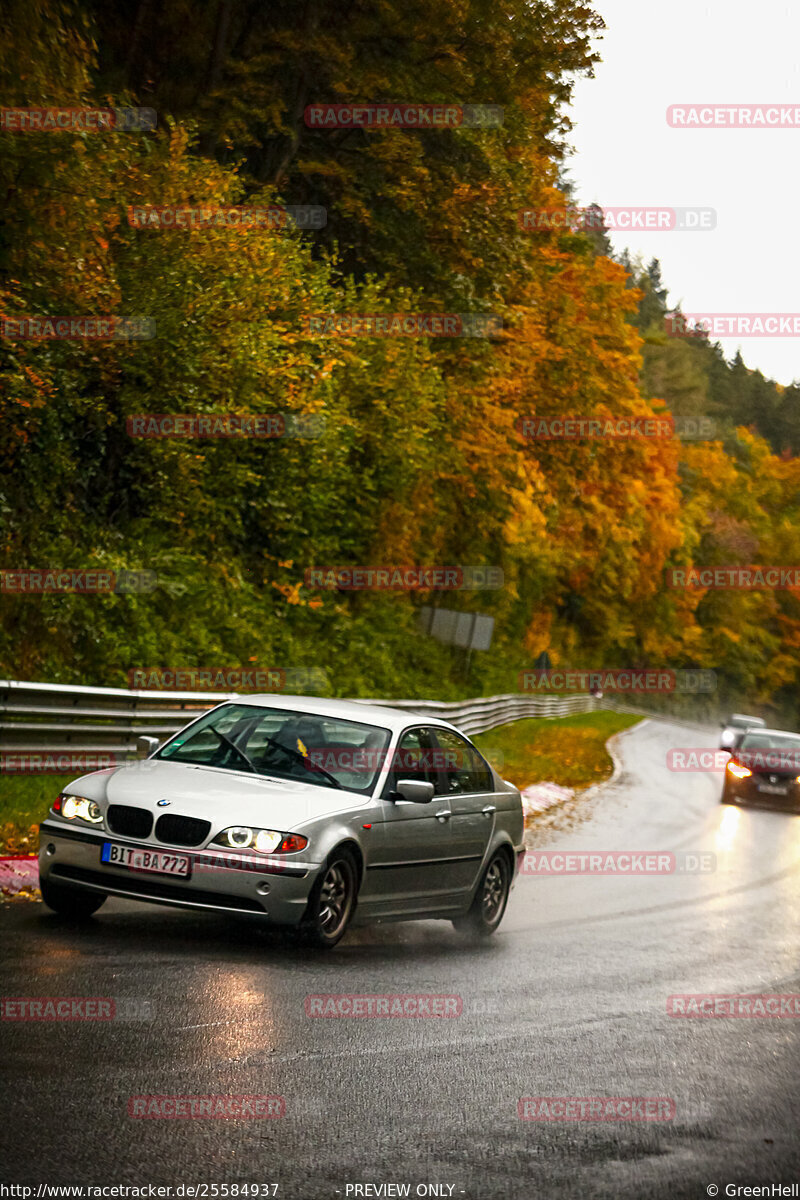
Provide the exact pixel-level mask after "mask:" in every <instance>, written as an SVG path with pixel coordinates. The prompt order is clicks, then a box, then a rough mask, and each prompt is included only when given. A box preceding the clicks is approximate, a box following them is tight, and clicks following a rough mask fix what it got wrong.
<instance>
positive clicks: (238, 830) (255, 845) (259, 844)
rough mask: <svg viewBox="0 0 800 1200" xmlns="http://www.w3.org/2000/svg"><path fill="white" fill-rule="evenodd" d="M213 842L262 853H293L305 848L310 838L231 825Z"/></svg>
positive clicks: (272, 830) (271, 830)
mask: <svg viewBox="0 0 800 1200" xmlns="http://www.w3.org/2000/svg"><path fill="white" fill-rule="evenodd" d="M211 844H212V846H227V847H228V849H231V848H233V849H234V850H258V852H259V853H260V854H293V853H294V852H295V851H297V850H305V848H306V846H307V845H308V838H304V837H301V836H300V835H299V834H297V833H279V832H278V831H277V830H275V829H251V828H250V826H249V825H231V826H230V827H229V828H228V829H223V830H222V832H221V833H218V834H217V836H216V837H215V838H214V840H213V842H212V843H211Z"/></svg>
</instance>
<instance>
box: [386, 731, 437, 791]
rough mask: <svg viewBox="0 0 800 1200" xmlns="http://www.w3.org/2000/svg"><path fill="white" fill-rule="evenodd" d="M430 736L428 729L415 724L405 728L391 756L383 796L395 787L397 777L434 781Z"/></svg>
mask: <svg viewBox="0 0 800 1200" xmlns="http://www.w3.org/2000/svg"><path fill="white" fill-rule="evenodd" d="M431 758H432V750H431V737H430V731H429V730H427V729H424V728H422V727H421V726H417V727H416V728H415V729H407V730H406V731H405V733H404V734H402V736H401V738H400V741H399V742H398V743H397V749H396V750H395V752H394V755H393V757H392V769H391V771H390V772H389V777H388V779H387V781H386V787H385V788H384V791H383V795H384V797H386V796H388V795H389V793H390V792H393V791H394V790H395V789H396V787H397V781H398V779H416V780H419V781H421V782H423V783H424V782H426V781H428V782H430V783H435V782H436V781H435V779H434V775H433V772H432V770H431Z"/></svg>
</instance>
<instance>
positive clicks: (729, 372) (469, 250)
mask: <svg viewBox="0 0 800 1200" xmlns="http://www.w3.org/2000/svg"><path fill="white" fill-rule="evenodd" d="M601 29H602V21H601V19H600V17H599V16H597V15H596V14H595V13H593V12H592V11H591V9H589V8H588V7H587V6H586V5H585V4H584V3H581V2H579V0H503V2H502V3H497V0H442V2H441V3H440V4H438V5H437V6H436V9H435V16H434V17H432V10H431V6H430V5H429V4H427V3H424V2H421V0H403V2H402V3H400V2H399V0H372V2H371V3H370V4H364V3H360V2H356V3H352V4H349V5H347V6H341V5H339V4H335V3H333V2H332V0H294V2H293V3H289V2H288V0H273V2H272V3H270V4H269V5H265V4H263V3H262V2H261V0H192V3H191V4H190V3H188V2H187V0H174V2H173V3H170V4H160V3H156V2H155V0H115V2H114V3H113V4H112V3H108V2H105V0H83V2H82V3H75V4H74V5H69V4H66V3H64V4H62V3H59V0H25V3H23V2H22V0H9V3H8V5H7V10H6V16H5V18H4V37H3V40H2V43H0V76H2V88H1V89H0V91H1V93H2V96H3V101H2V102H3V104H4V105H5V106H7V107H15V106H16V107H26V108H30V107H40V108H41V107H48V106H58V107H60V108H84V107H91V106H95V107H98V106H99V107H104V108H106V107H107V108H118V107H125V106H139V107H144V108H151V109H153V110H155V112H156V113H157V123H156V128H155V129H153V130H146V129H145V130H122V129H112V130H110V131H106V132H102V131H100V132H98V131H91V130H81V129H71V130H60V131H52V132H48V131H44V130H40V131H34V130H31V131H27V132H25V131H20V130H19V129H16V130H15V129H11V128H8V127H5V128H3V129H2V130H0V186H1V187H2V192H3V197H4V202H3V206H2V213H1V214H0V316H2V318H3V319H4V320H5V321H6V322H9V321H11V322H13V321H14V320H15V319H18V318H20V317H29V316H44V315H50V316H59V317H63V316H97V315H104V316H106V315H110V316H114V317H126V318H140V319H141V318H145V319H146V320H147V321H148V322H150V323H151V324H152V328H153V329H154V331H155V336H153V337H146V338H139V339H132V340H106V341H101V340H59V339H43V340H36V339H25V338H14V337H8V336H7V337H5V338H3V339H0V390H1V394H2V406H3V420H2V424H1V425H0V531H1V532H2V546H1V549H0V569H5V570H17V569H22V568H55V567H63V568H71V569H89V568H99V569H103V570H107V571H114V572H119V571H121V570H124V569H130V570H146V571H150V572H155V573H156V578H157V586H155V587H154V588H152V589H149V590H145V591H142V592H140V593H136V592H126V593H122V594H115V593H110V594H96V595H80V594H77V595H73V594H46V595H15V594H11V593H10V592H5V593H3V594H2V595H0V605H2V612H3V621H2V633H0V660H1V661H0V672H2V674H4V675H5V676H7V677H9V678H16V679H32V680H53V681H63V682H82V683H89V684H108V685H125V683H126V681H127V678H128V671H129V670H131V669H132V668H142V667H146V668H158V667H161V666H172V667H174V666H182V667H183V666H199V667H221V666H226V665H228V666H241V665H244V666H247V665H260V666H264V667H282V668H304V667H306V668H307V667H314V668H319V669H321V670H322V671H324V672H325V675H326V677H327V680H328V684H327V687H328V688H329V690H330V691H331V692H332V693H334V694H337V695H351V696H355V695H362V696H368V695H382V696H400V695H406V696H423V695H425V696H435V697H438V698H442V699H447V698H451V697H456V696H459V695H466V694H473V695H474V694H478V693H488V692H492V691H501V690H502V691H505V690H513V689H514V688H515V687H516V686H517V675H518V672H519V671H520V670H523V669H525V668H528V667H530V666H531V665H532V664H533V663H535V662H537V661H542V660H541V657H540V656H542V655H543V654H544V653H546V654H547V655H548V657H549V661H550V662H551V663H552V664H553V665H554V666H557V665H569V666H573V667H587V666H601V665H602V666H609V667H617V666H620V667H622V666H626V667H627V666H642V667H645V666H654V667H659V666H667V667H671V668H694V667H702V668H705V669H710V670H713V671H715V672H716V673H717V675H718V677H719V680H720V688H721V695H720V698H721V699H722V698H728V697H730V698H733V697H738V696H748V697H749V698H750V699H751V700H752V701H753V702H754V703H760V704H762V705H767V706H768V705H770V704H772V705H774V707H775V711H787V710H788V708H789V707H790V706H791V705H793V704H794V703H795V697H796V695H797V691H798V682H800V664H799V662H798V649H800V594H799V593H798V590H797V589H794V590H790V589H787V590H757V591H756V590H708V589H705V590H704V589H692V590H685V589H684V590H679V589H675V588H670V587H668V586H666V582H665V581H666V578H667V572H668V571H669V570H670V569H672V568H676V567H679V568H687V567H690V566H713V565H730V564H737V563H738V564H748V565H749V564H778V565H781V566H793V565H796V564H797V563H798V559H800V555H798V548H799V547H800V459H799V458H798V455H799V454H800V409H799V408H798V399H799V398H800V388H798V387H789V388H784V387H781V386H778V385H777V384H775V383H773V382H771V381H770V380H767V379H765V378H763V376H762V375H760V374H759V373H758V372H755V371H751V370H749V369H748V368H747V367H746V365H745V364H744V363H743V362H742V361H741V359H740V358H737V359H736V360H735V361H733V362H728V361H726V360H725V358H724V356H723V354H722V352H721V350H720V348H719V346H718V345H715V344H712V343H710V342H709V341H708V340H706V339H705V338H702V337H694V338H684V339H680V338H674V337H670V336H669V335H668V332H667V331H666V328H665V316H666V314H667V313H668V312H669V311H671V310H670V308H669V300H668V293H667V286H666V284H665V282H664V281H663V280H662V278H661V273H660V268H659V264H658V262H656V261H653V262H651V263H649V264H644V263H641V262H638V261H632V260H630V259H629V258H628V257H627V256H626V255H622V256H621V257H619V258H618V259H615V257H614V256H613V255H612V254H611V252H610V245H609V242H608V238H607V236H606V234H605V232H604V230H603V229H602V228H599V229H591V230H585V231H580V230H578V231H573V230H571V229H568V228H546V227H540V228H536V229H535V230H529V229H524V228H522V227H521V224H520V222H519V220H518V214H519V212H520V211H521V210H523V209H542V210H552V209H555V208H558V207H559V206H561V207H563V206H564V204H565V203H566V202H567V198H568V197H567V192H568V188H567V186H566V185H565V184H564V183H563V180H564V176H565V167H566V164H567V161H568V147H569V131H570V122H569V101H570V91H571V84H572V81H574V79H575V78H576V77H577V76H578V75H580V74H585V73H591V70H592V65H593V63H594V62H595V61H596V55H597V45H598V42H597V36H598V34H599V33H600V31H601ZM395 101H398V102H399V101H403V102H413V103H416V104H421V103H426V104H432V105H450V104H455V105H491V106H495V107H496V108H499V109H500V110H502V122H495V123H490V122H487V123H486V124H485V125H482V124H481V123H480V122H476V123H472V124H467V123H462V124H458V125H455V126H452V127H446V128H437V127H433V128H427V127H426V128H406V127H391V128H373V129H365V128H358V127H355V128H353V127H333V128H328V127H317V126H314V125H312V124H310V123H309V122H308V120H307V117H306V113H307V109H308V106H309V105H314V104H317V103H322V104H326V105H327V104H340V105H341V104H344V105H347V104H365V103H377V102H395ZM634 150H635V147H632V148H631V151H632V152H633V151H634ZM170 205H180V206H195V207H197V206H200V207H205V208H209V207H211V208H214V207H220V208H230V207H231V206H243V205H244V206H256V207H260V208H262V209H264V208H266V207H268V206H275V205H286V206H319V207H321V208H324V209H325V210H326V214H327V217H326V221H325V223H324V225H321V226H320V227H317V228H302V227H301V225H302V222H298V223H296V224H295V223H294V222H291V221H287V222H285V223H280V222H279V223H278V224H277V225H274V226H268V227H264V226H259V225H255V226H253V227H248V228H240V227H234V226H230V225H215V226H213V227H195V226H191V225H190V226H186V227H181V228H156V227H144V228H143V227H140V226H137V224H136V222H135V221H132V220H131V216H130V213H131V211H132V210H135V209H136V208H137V207H138V208H140V209H141V208H147V207H148V206H158V207H163V206H170ZM669 282H670V284H671V286H676V287H679V286H680V281H669ZM353 313H360V314H372V315H374V314H392V313H422V314H471V315H474V317H475V318H476V319H479V318H481V317H485V318H490V319H487V321H486V323H485V330H486V331H487V332H488V336H474V337H439V336H394V337H393V336H388V337H378V336H357V335H352V334H348V333H346V332H345V333H333V334H331V333H329V332H326V333H324V334H322V335H320V334H319V333H318V332H315V329H314V328H313V326H310V324H309V318H310V317H311V316H313V315H314V314H353ZM799 374H800V372H799ZM142 414H144V415H146V414H205V415H210V416H213V415H217V414H250V415H253V416H258V415H262V416H270V415H273V414H282V417H281V419H282V421H284V423H285V428H286V429H287V430H292V431H294V433H295V435H294V436H280V437H272V438H266V439H258V438H253V437H250V438H227V439H210V438H205V439H202V438H185V437H184V438H141V437H138V438H137V437H133V436H131V434H130V432H129V429H130V419H131V418H133V417H136V416H140V415H142ZM529 414H536V415H537V416H538V417H544V418H548V417H558V416H563V415H569V416H574V417H584V416H586V417H588V416H591V417H599V418H610V417H618V416H643V417H648V416H651V417H652V416H664V415H665V414H673V415H675V416H676V417H682V418H686V417H700V416H704V417H707V418H710V419H711V420H712V421H713V422H714V436H713V437H706V438H692V437H690V436H683V437H671V438H659V439H644V438H631V439H628V440H622V439H608V438H606V439H593V440H544V441H541V440H540V441H536V440H533V441H532V440H531V439H530V438H526V437H525V436H524V435H523V434H522V432H521V426H520V418H522V417H525V416H527V415H529ZM304 429H305V430H306V435H305V436H298V435H297V431H298V430H300V431H302V430H304ZM320 564H328V565H334V566H347V565H353V566H355V565H362V566H363V565H375V564H384V565H385V564H403V565H409V564H415V565H422V566H434V565H437V564H438V565H446V566H452V565H453V564H455V565H469V566H480V565H483V566H491V567H493V568H498V569H499V570H501V571H502V580H503V586H502V587H492V588H490V589H488V590H484V591H479V590H478V591H476V590H463V589H462V590H456V591H431V590H424V589H423V590H415V591H400V592H382V591H374V590H360V591H359V590H355V591H353V590H347V589H341V588H340V589H335V590H327V589H319V588H314V587H310V586H308V576H307V574H306V573H307V571H308V569H309V568H311V567H313V566H317V565H320ZM422 606H428V607H430V606H438V607H448V608H455V609H462V610H465V611H471V612H473V611H474V612H480V613H485V614H487V615H489V616H492V617H493V618H494V619H495V627H494V639H493V643H492V648H491V650H490V651H475V653H474V654H473V655H472V656H471V658H470V660H469V662H467V661H466V658H465V654H464V652H463V650H461V649H458V648H455V647H450V646H446V645H443V644H440V643H439V642H437V641H435V640H434V639H432V638H430V637H429V636H427V634H426V633H425V632H424V626H423V625H422V623H421V621H420V612H419V610H420V608H421V607H422Z"/></svg>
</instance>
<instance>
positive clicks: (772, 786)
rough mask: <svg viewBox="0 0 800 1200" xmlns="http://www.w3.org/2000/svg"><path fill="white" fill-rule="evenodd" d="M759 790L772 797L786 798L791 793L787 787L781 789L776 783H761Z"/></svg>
mask: <svg viewBox="0 0 800 1200" xmlns="http://www.w3.org/2000/svg"><path fill="white" fill-rule="evenodd" d="M758 790H759V791H760V792H766V793H767V794H768V795H770V796H785V795H786V794H787V793H788V791H789V789H788V788H787V787H779V785H778V784H776V783H760V784H759V785H758Z"/></svg>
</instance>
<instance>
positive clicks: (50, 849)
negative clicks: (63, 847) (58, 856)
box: [44, 842, 56, 854]
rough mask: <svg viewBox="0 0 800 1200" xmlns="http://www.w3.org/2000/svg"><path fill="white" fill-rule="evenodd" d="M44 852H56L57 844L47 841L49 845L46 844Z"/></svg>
mask: <svg viewBox="0 0 800 1200" xmlns="http://www.w3.org/2000/svg"><path fill="white" fill-rule="evenodd" d="M44 852H45V854H55V852H56V848H55V846H54V845H53V843H52V842H48V843H47V845H46V846H45V851H44Z"/></svg>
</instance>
